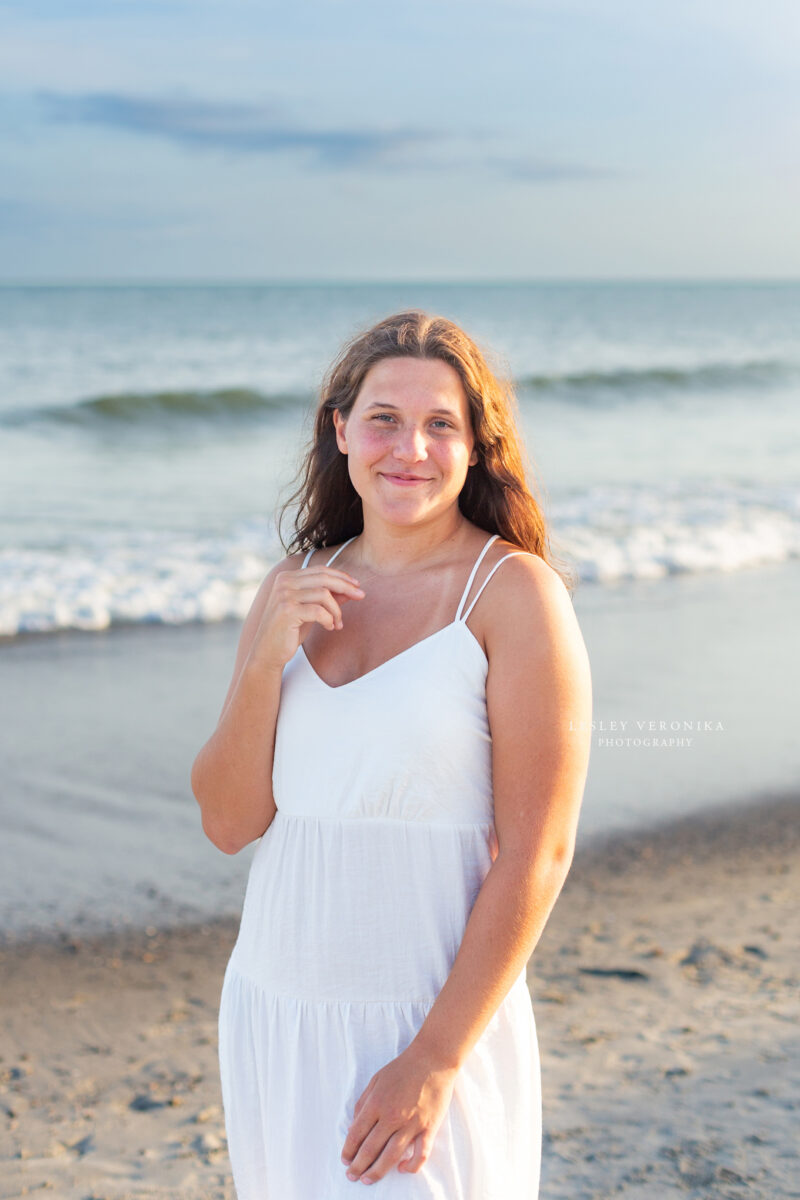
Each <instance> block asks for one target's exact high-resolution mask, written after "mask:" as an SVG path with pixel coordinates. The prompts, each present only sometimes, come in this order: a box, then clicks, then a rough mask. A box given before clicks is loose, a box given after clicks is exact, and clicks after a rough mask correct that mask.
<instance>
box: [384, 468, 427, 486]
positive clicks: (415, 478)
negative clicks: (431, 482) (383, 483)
mask: <svg viewBox="0 0 800 1200" xmlns="http://www.w3.org/2000/svg"><path fill="white" fill-rule="evenodd" d="M383 475H384V476H385V478H386V479H396V480H398V481H399V482H400V483H427V476H425V475H398V474H397V473H395V472H392V471H384V472H383Z"/></svg>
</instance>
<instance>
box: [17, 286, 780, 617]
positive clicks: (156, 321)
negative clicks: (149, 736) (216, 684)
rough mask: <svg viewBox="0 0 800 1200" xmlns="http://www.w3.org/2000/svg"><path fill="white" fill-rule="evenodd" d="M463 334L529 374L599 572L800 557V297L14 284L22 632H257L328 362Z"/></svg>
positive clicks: (528, 405) (625, 576) (633, 289)
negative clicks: (423, 322)
mask: <svg viewBox="0 0 800 1200" xmlns="http://www.w3.org/2000/svg"><path fill="white" fill-rule="evenodd" d="M412 306H413V307H421V308H425V309H427V310H429V311H432V312H438V313H441V314H443V315H445V316H448V317H450V318H452V319H453V320H455V321H457V322H459V323H461V324H462V325H463V326H464V327H465V328H466V329H467V330H468V332H470V333H471V334H472V336H474V337H475V338H476V340H477V341H478V342H479V343H480V344H481V345H482V346H484V347H485V348H486V349H487V351H488V352H490V355H491V356H492V357H493V359H494V361H495V362H496V364H497V365H498V367H499V368H500V369H501V370H503V371H505V372H506V373H508V374H510V375H511V376H512V378H513V379H514V380H515V382H516V385H517V395H518V400H519V413H518V417H519V422H520V427H521V430H522V434H523V437H524V440H525V443H526V446H527V448H528V451H529V455H530V457H531V461H532V467H533V469H534V471H535V475H536V479H537V481H538V482H539V485H540V487H541V488H542V490H543V495H544V498H545V507H546V512H547V515H548V517H549V519H550V522H551V527H552V530H553V535H554V538H555V540H556V541H557V543H558V545H559V547H560V548H562V549H563V550H564V551H566V553H567V554H568V555H569V556H570V557H571V558H572V560H573V562H574V563H575V566H576V568H577V571H578V574H579V577H580V580H581V581H582V583H584V584H586V585H590V586H593V587H594V586H600V587H603V586H614V585H616V584H618V583H619V582H620V581H629V580H636V579H655V580H657V579H659V578H667V577H669V576H672V575H675V574H686V573H688V574H693V573H706V572H714V573H718V572H725V573H728V574H730V575H735V574H736V573H737V572H740V571H742V570H748V571H752V570H758V569H759V568H763V567H766V566H770V565H775V564H778V563H781V562H786V561H788V560H791V559H793V558H796V557H798V556H799V555H800V469H799V468H800V404H798V398H799V397H800V285H798V284H719V285H712V284H686V285H681V284H676V283H670V284H662V285H658V284H641V283H635V284H564V285H559V284H497V285H487V284H475V285H471V286H467V285H463V284H458V285H455V284H453V285H445V284H440V285H433V284H422V285H413V284H402V285H400V284H392V285H390V284H386V285H383V286H376V285H363V286H362V285H347V286H333V285H325V286H312V285H296V286H290V285H286V286H272V285H264V286H252V285H247V286H209V287H201V286H180V287H178V286H175V287H169V286H153V287H143V286H135V287H134V286H131V287H127V286H126V287H123V286H119V287H67V286H61V287H4V288H0V467H1V469H0V637H3V638H5V639H9V638H10V639H13V638H14V637H16V636H18V635H20V634H29V633H39V634H48V633H52V632H54V631H58V630H67V629H80V630H85V631H101V630H107V629H114V628H115V627H118V626H120V625H123V624H140V623H153V622H155V623H166V624H173V625H177V624H182V623H184V622H195V621H200V622H215V621H219V620H222V619H224V618H226V617H235V618H241V617H243V616H244V614H245V613H246V612H247V609H248V608H249V605H250V602H251V600H252V597H253V595H254V593H255V590H256V588H257V586H258V584H259V582H260V581H261V579H262V578H263V576H264V574H265V573H266V571H267V570H268V569H269V567H270V566H271V565H272V564H273V563H274V562H275V561H276V559H277V558H279V557H281V556H282V554H283V550H282V548H281V546H280V543H279V539H278V535H277V529H276V521H275V513H276V505H277V503H278V502H279V501H280V500H282V499H285V498H287V496H288V494H289V492H290V491H291V490H292V489H291V485H292V483H293V480H294V476H295V472H296V470H297V468H298V467H299V464H300V458H301V452H302V449H303V447H304V445H305V443H306V441H307V438H308V436H309V433H310V428H311V415H312V413H313V409H314V405H315V403H316V398H317V395H318V389H319V386H320V382H321V379H322V376H323V373H324V371H325V369H326V367H327V366H328V364H329V362H330V361H331V360H332V359H333V357H334V356H335V355H336V353H337V351H338V349H339V347H340V345H341V343H342V342H343V341H344V340H345V339H346V338H348V337H350V336H351V335H352V334H353V333H354V332H356V331H357V330H358V329H361V328H364V327H366V326H367V325H368V324H369V323H371V322H372V321H374V320H376V319H378V318H380V317H382V316H385V315H386V314H388V313H390V312H393V311H396V310H398V309H400V308H404V307H412Z"/></svg>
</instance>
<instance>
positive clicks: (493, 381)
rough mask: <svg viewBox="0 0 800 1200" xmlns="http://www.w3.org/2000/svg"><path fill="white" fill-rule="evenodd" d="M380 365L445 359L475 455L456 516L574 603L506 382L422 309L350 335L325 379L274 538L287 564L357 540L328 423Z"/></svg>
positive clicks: (357, 526) (359, 512)
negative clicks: (514, 553) (547, 575)
mask: <svg viewBox="0 0 800 1200" xmlns="http://www.w3.org/2000/svg"><path fill="white" fill-rule="evenodd" d="M385 358H420V359H425V358H430V359H441V361H442V362H446V363H449V365H450V366H451V367H453V368H454V369H455V370H456V371H457V372H458V374H459V377H460V379H461V383H462V385H463V387H464V391H465V393H466V397H467V401H468V405H469V412H470V418H471V421H472V430H473V434H474V437H475V448H476V450H477V453H478V461H477V463H475V464H474V465H473V466H471V467H470V468H469V470H468V472H467V478H466V480H465V482H464V486H463V488H462V489H461V492H460V494H459V497H458V505H459V509H460V510H461V512H462V513H463V515H464V516H465V517H466V518H467V519H468V520H469V521H472V522H473V524H475V525H477V526H479V527H480V528H481V529H485V530H486V531H487V532H488V533H499V534H500V536H501V537H503V538H505V539H506V540H507V541H509V542H512V543H513V544H514V545H516V546H518V547H519V548H520V549H522V550H528V551H530V552H531V553H532V554H537V555H538V556H539V557H540V558H542V559H544V561H545V562H546V563H548V564H549V565H550V566H551V567H553V569H554V570H555V571H557V572H558V574H559V575H560V576H561V578H562V580H563V582H564V584H565V586H566V587H567V589H568V590H569V592H570V593H572V592H573V591H574V588H575V586H576V574H575V572H574V570H573V568H572V566H571V565H570V564H569V563H567V562H566V561H565V560H564V558H563V557H562V556H560V555H556V554H554V552H553V549H552V545H551V541H552V539H551V537H550V533H549V529H548V526H547V522H546V521H545V517H544V514H543V511H542V506H541V504H540V503H539V501H538V500H537V498H536V494H535V493H536V492H537V491H538V490H539V489H538V488H537V485H536V484H535V483H534V476H533V472H532V469H531V468H530V464H529V463H528V470H527V471H526V456H525V455H524V453H523V449H522V443H521V440H520V436H519V433H518V430H517V423H516V413H517V400H516V395H515V392H514V387H513V384H512V382H511V380H510V379H508V378H506V376H505V374H500V373H498V372H496V371H493V370H492V369H491V368H490V366H489V363H488V361H487V358H486V357H485V356H484V353H483V352H482V351H481V350H480V349H479V347H478V346H477V344H476V343H475V342H474V341H473V340H472V338H470V337H469V336H468V335H467V334H466V333H465V332H464V331H463V329H461V328H460V327H459V326H458V325H456V324H454V322H452V321H449V320H448V319H447V318H446V317H441V316H432V315H430V314H428V313H425V312H422V311H420V310H419V309H409V310H407V311H405V312H399V313H394V314H392V315H391V316H388V317H385V318H384V319H383V320H382V321H379V322H378V323H377V324H376V325H372V326H370V327H369V328H368V329H365V330H362V331H361V332H359V333H356V334H355V335H354V336H353V337H352V338H350V340H349V341H348V342H346V343H345V345H344V346H343V348H342V350H341V351H340V353H339V355H338V357H337V359H336V360H335V362H334V363H333V364H332V365H331V367H330V368H329V369H328V371H327V372H326V374H325V376H324V378H323V381H322V387H321V391H320V398H319V404H318V406H317V410H316V413H315V416H314V427H313V433H312V436H311V440H310V443H309V444H308V446H307V448H306V450H305V455H304V458H303V461H302V464H301V466H300V471H299V484H298V486H297V487H296V489H295V491H294V492H292V494H291V495H290V496H289V498H288V499H287V500H286V502H285V503H284V504H283V505H282V506H281V508H280V516H279V519H278V531H279V536H280V538H281V544H282V545H284V548H285V550H286V552H287V554H291V553H296V552H298V551H300V552H302V551H306V550H309V549H311V548H312V547H314V548H319V547H322V546H335V545H338V543H340V542H343V541H346V540H347V538H350V537H353V536H354V535H355V534H358V533H361V531H362V530H363V528H364V514H363V506H362V503H361V497H360V496H359V495H358V493H357V492H356V490H355V488H354V487H353V484H352V482H351V479H350V475H349V471H348V466H347V456H346V455H344V454H342V452H341V451H340V450H339V447H338V446H337V444H336V433H335V427H334V423H333V413H334V410H335V409H338V410H339V412H340V413H341V415H342V417H343V418H346V417H347V416H349V414H350V410H351V409H352V407H353V405H354V403H355V401H356V397H357V396H358V393H359V391H360V389H361V386H362V384H363V382H364V379H365V377H366V375H367V372H368V371H369V370H370V368H371V367H374V366H375V364H376V363H378V362H381V361H382V360H383V359H385ZM295 503H296V504H297V511H296V514H295V518H294V534H293V537H292V538H291V540H290V542H289V543H288V544H284V542H283V537H282V535H281V534H280V527H281V524H282V521H283V517H284V514H285V512H286V510H287V509H288V508H289V507H290V506H292V505H294V504H295Z"/></svg>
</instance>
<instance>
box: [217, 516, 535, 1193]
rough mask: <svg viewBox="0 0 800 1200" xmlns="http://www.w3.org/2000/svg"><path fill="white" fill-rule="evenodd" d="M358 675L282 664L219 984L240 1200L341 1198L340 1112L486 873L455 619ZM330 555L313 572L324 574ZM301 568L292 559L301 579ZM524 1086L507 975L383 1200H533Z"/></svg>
mask: <svg viewBox="0 0 800 1200" xmlns="http://www.w3.org/2000/svg"><path fill="white" fill-rule="evenodd" d="M498 536H499V535H498V534H493V535H492V536H491V537H490V538H489V539H488V541H487V542H486V543H485V545H484V546H483V549H482V550H481V553H480V555H479V556H478V558H477V561H476V562H475V564H474V566H473V568H472V572H471V574H470V576H469V579H468V580H467V585H466V587H465V589H464V592H463V595H462V597H461V601H460V603H459V605H458V609H457V612H456V616H455V619H454V620H453V621H452V622H451V623H450V624H448V625H446V626H444V627H443V628H442V629H439V630H438V631H437V632H436V633H433V634H431V635H430V636H429V637H426V638H424V639H423V640H422V641H419V642H416V643H415V644H414V645H412V646H410V647H408V649H406V650H404V651H402V652H401V653H400V654H396V655H394V657H392V658H390V659H388V660H387V661H386V662H384V663H382V664H381V665H380V666H378V667H375V668H374V669H373V670H372V671H368V672H367V673H366V674H364V675H362V676H360V677H359V678H358V679H354V680H352V681H351V682H350V683H346V684H342V685H341V686H339V687H331V686H329V685H328V684H326V683H324V682H323V680H322V679H321V678H320V676H319V675H317V673H316V672H315V670H314V669H313V668H312V666H311V663H310V660H309V659H308V658H307V657H306V654H305V651H304V649H303V646H302V645H301V646H299V647H298V649H297V652H296V653H295V654H294V655H293V656H292V658H291V659H290V660H289V662H287V663H286V666H285V667H284V671H283V678H282V684H281V698H280V707H279V711H278V719H277V726H276V734H275V755H274V764H273V776H272V782H273V794H274V798H275V803H276V806H277V813H276V814H275V817H274V819H273V821H272V822H271V824H270V826H269V828H268V829H267V830H266V832H265V833H264V835H263V836H262V837H261V839H260V841H259V844H258V846H257V847H256V851H255V854H254V857H253V861H252V865H251V868H250V875H249V879H248V884H247V891H246V895H245V900H244V907H243V911H242V919H241V926H240V930H239V935H238V939H237V941H236V945H235V947H234V949H233V952H232V954H231V957H230V960H229V962H228V965H227V969H226V972H225V978H224V981H223V986H222V995H221V1000H220V1012H219V1056H220V1076H221V1084H222V1098H223V1104H224V1110H225V1124H226V1129H227V1136H228V1146H229V1152H230V1160H231V1166H232V1170H233V1179H234V1184H235V1187H236V1192H237V1196H238V1200H345V1198H346V1197H347V1198H352V1197H358V1196H360V1195H361V1192H362V1191H363V1188H364V1185H363V1184H362V1183H361V1182H360V1180H356V1181H353V1180H349V1179H348V1178H347V1176H346V1174H345V1172H346V1169H347V1168H346V1166H345V1165H344V1164H343V1163H342V1161H341V1151H342V1147H343V1145H344V1142H345V1138H346V1136H347V1132H348V1128H349V1126H350V1123H351V1121H352V1120H353V1109H354V1105H355V1102H356V1100H357V1099H358V1097H359V1096H360V1095H361V1093H362V1091H363V1090H364V1088H365V1087H366V1085H367V1084H368V1083H369V1080H370V1079H371V1077H372V1076H373V1075H374V1074H375V1072H376V1071H377V1070H379V1069H380V1068H381V1067H382V1066H385V1065H386V1063H388V1062H390V1061H391V1060H392V1059H393V1058H396V1057H397V1055H398V1054H400V1053H401V1052H402V1051H403V1050H404V1049H405V1048H406V1047H407V1046H408V1045H409V1043H410V1042H411V1041H412V1040H413V1038H414V1036H415V1035H416V1033H417V1032H418V1030H419V1029H420V1027H421V1025H422V1023H423V1021H424V1020H425V1017H426V1016H427V1014H428V1012H429V1011H430V1009H431V1007H432V1006H433V1003H434V1001H435V999H436V997H437V995H438V993H439V991H440V990H441V988H442V986H443V984H444V983H445V980H446V979H447V976H448V974H449V972H450V969H451V967H452V965H453V961H454V959H455V957H456V953H457V951H458V948H459V946H460V944H461V940H462V937H463V934H464V930H465V927H466V924H467V920H468V918H469V914H470V911H471V909H472V906H473V904H474V902H475V899H476V897H477V895H478V892H479V890H480V887H481V884H482V882H483V880H484V879H485V877H486V874H487V872H488V871H489V869H490V867H491V863H492V856H491V845H492V838H493V837H494V824H493V820H492V816H493V803H492V773H491V766H492V761H491V760H492V743H491V735H490V732H489V725H488V719H487V709H486V693H485V689H486V678H487V672H488V662H487V659H486V655H485V654H484V652H483V649H482V647H481V645H480V643H479V641H478V640H477V638H476V637H475V635H474V634H473V633H472V632H471V631H470V629H469V628H468V626H467V618H468V617H469V615H470V612H471V611H472V608H473V606H474V604H475V602H476V601H477V599H478V597H479V596H480V594H481V592H482V591H483V588H484V587H485V586H486V584H487V583H488V581H489V579H490V578H491V576H492V574H493V573H494V571H496V570H497V568H498V567H499V566H500V563H501V562H504V561H505V558H511V557H513V556H514V554H520V553H527V552H526V551H515V552H514V554H507V555H506V556H505V558H501V559H500V560H499V561H498V562H497V563H495V565H494V566H493V568H492V570H491V571H490V572H489V573H488V575H487V577H486V578H485V579H484V582H483V584H482V585H481V587H480V588H479V589H478V592H477V594H476V596H475V598H474V599H473V601H472V604H471V605H470V606H469V608H468V609H466V611H463V610H464V604H465V601H466V599H467V596H468V594H469V590H470V587H471V585H472V582H473V579H474V578H475V574H476V571H477V570H478V567H479V565H480V562H481V560H482V559H483V556H484V554H485V553H486V551H487V550H488V548H489V546H490V545H491V544H492V542H493V541H495V539H496V538H497V537H498ZM352 540H353V539H352V538H350V539H348V542H345V543H343V545H342V546H340V547H339V549H338V550H337V551H336V552H335V553H334V554H333V555H332V557H331V558H330V559H329V560H328V562H329V563H331V562H333V560H334V559H335V558H336V556H337V554H339V553H340V552H341V551H342V550H343V549H344V547H345V546H346V545H348V544H349V542H350V541H352ZM311 553H312V551H309V553H308V555H306V558H305V559H304V561H303V564H302V566H303V567H305V566H306V564H307V562H308V559H309V557H310V555H311ZM541 1137H542V1121H541V1081H540V1064H539V1049H538V1043H537V1035H536V1026H535V1021H534V1014H533V1006H532V1003H531V997H530V993H529V991H528V987H527V983H526V971H525V969H523V970H522V971H521V972H520V974H519V976H518V977H517V979H516V980H515V981H514V983H513V985H512V987H511V989H510V991H509V993H508V994H507V996H506V998H505V999H504V1000H503V1002H502V1003H501V1005H500V1007H499V1008H498V1009H497V1011H496V1012H495V1013H494V1014H493V1016H492V1018H491V1020H490V1021H489V1024H488V1026H487V1027H486V1029H485V1030H484V1032H483V1034H482V1036H481V1037H480V1039H479V1040H478V1042H477V1043H476V1044H475V1046H474V1047H473V1049H472V1050H471V1052H470V1053H469V1055H468V1056H467V1057H466V1059H465V1061H464V1063H463V1065H462V1067H461V1069H460V1070H459V1072H458V1074H457V1076H456V1080H455V1086H454V1091H453V1095H452V1098H451V1102H450V1105H449V1107H448V1110H447V1112H446V1114H445V1117H444V1119H443V1121H442V1123H441V1125H440V1126H439V1128H438V1130H437V1133H436V1136H435V1139H434V1143H433V1147H432V1150H431V1154H430V1157H429V1158H428V1160H427V1162H425V1163H424V1164H423V1166H422V1167H421V1168H420V1169H419V1171H417V1172H415V1173H406V1172H401V1171H398V1170H397V1168H396V1167H393V1168H392V1169H391V1170H390V1171H388V1172H387V1174H386V1175H385V1176H384V1177H383V1179H380V1180H378V1181H377V1182H375V1183H373V1184H372V1190H373V1191H374V1193H375V1194H376V1195H377V1196H379V1197H383V1198H384V1200H536V1198H537V1196H538V1191H539V1172H540V1156H541Z"/></svg>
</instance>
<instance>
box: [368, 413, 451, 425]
mask: <svg viewBox="0 0 800 1200" xmlns="http://www.w3.org/2000/svg"><path fill="white" fill-rule="evenodd" d="M384 418H386V420H388V421H393V420H394V417H393V416H392V414H391V413H375V416H374V417H373V418H372V420H373V421H380V422H381V423H383V420H384ZM432 424H433V425H442V426H444V428H445V429H449V428H450V422H449V421H445V419H444V417H435V418H434V420H433V421H432Z"/></svg>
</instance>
